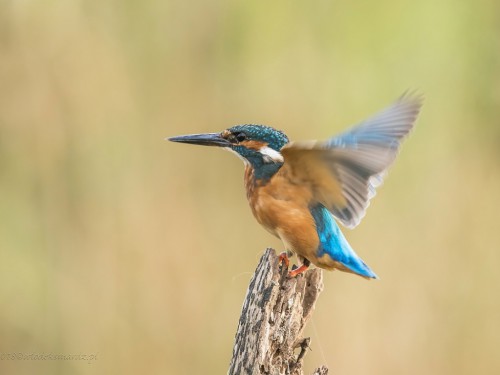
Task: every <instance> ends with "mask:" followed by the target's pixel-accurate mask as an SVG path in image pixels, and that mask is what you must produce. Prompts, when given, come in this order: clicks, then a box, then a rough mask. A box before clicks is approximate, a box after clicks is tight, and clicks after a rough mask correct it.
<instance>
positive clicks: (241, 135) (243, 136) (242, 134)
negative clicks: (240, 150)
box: [236, 133, 247, 142]
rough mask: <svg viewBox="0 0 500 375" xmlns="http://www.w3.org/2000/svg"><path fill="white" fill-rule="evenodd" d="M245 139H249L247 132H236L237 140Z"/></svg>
mask: <svg viewBox="0 0 500 375" xmlns="http://www.w3.org/2000/svg"><path fill="white" fill-rule="evenodd" d="M245 139H247V136H246V134H245V133H238V134H236V140H237V141H238V142H243V141H244V140H245Z"/></svg>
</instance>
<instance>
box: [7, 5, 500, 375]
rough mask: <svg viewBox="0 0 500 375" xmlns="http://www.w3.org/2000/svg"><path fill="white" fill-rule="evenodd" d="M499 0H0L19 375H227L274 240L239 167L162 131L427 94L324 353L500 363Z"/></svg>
mask: <svg viewBox="0 0 500 375" xmlns="http://www.w3.org/2000/svg"><path fill="white" fill-rule="evenodd" d="M499 33H500V3H498V2H493V1H486V0H484V1H479V2H472V1H459V2H457V1H446V0H443V1H437V2H436V1H430V0H423V1H408V0H403V1H394V0H392V1H391V0H381V1H377V2H368V1H362V2H347V1H344V2H339V1H326V0H319V1H312V2H311V1H294V2H291V1H284V0H276V1H272V2H269V1H259V0H257V1H246V2H240V1H189V2H186V1H176V2H173V1H151V0H146V1H142V2H133V1H116V0H115V1H113V0H111V1H105V2H103V1H95V0H85V1H78V0H74V1H34V0H26V1H14V0H10V1H9V0H4V1H1V2H0V224H1V225H0V353H12V352H23V353H28V354H29V353H42V354H43V353H45V354H49V353H54V354H79V353H84V354H94V353H96V354H97V361H95V362H93V363H91V364H87V363H86V362H82V361H8V360H3V361H0V372H1V373H2V374H4V373H5V374H33V373H37V374H89V373H98V374H122V375H127V374H137V373H147V374H222V373H225V372H226V370H227V366H228V362H229V358H230V355H231V349H232V342H233V337H234V333H235V330H236V326H237V320H238V317H239V312H240V308H241V303H242V301H243V297H244V294H245V291H246V286H247V284H248V281H249V277H250V275H251V274H252V273H253V270H254V268H255V266H256V263H257V260H258V259H259V256H260V254H261V252H262V250H263V249H264V248H265V247H266V246H274V247H276V248H277V249H282V247H281V244H280V243H279V242H278V241H277V240H276V239H274V238H271V237H270V235H268V234H267V232H265V231H264V230H262V229H261V228H260V227H259V226H258V224H257V223H256V222H255V221H254V219H253V218H252V216H251V213H250V210H249V209H248V207H247V203H246V201H245V194H244V190H243V186H242V174H243V172H242V170H243V168H242V165H241V162H240V161H239V160H238V159H237V158H234V157H232V156H230V155H228V154H227V153H224V152H220V151H219V150H214V149H206V148H196V147H190V146H184V145H176V144H170V143H166V142H165V141H163V138H164V137H166V136H172V135H177V134H184V133H198V132H206V131H219V130H222V129H224V128H226V127H229V126H231V125H233V124H236V123H248V122H254V123H264V124H268V125H272V126H275V127H278V128H280V129H283V130H285V131H286V132H287V133H288V134H289V136H290V137H291V138H293V139H321V138H326V137H329V136H331V135H333V134H335V133H337V132H339V131H341V130H343V129H344V128H345V127H346V126H348V125H350V124H353V123H356V122H357V121H359V120H361V119H363V118H365V117H367V116H369V115H371V114H372V113H373V112H375V111H377V110H379V109H381V108H383V107H384V106H386V105H387V104H389V103H390V102H391V101H392V100H394V99H395V98H396V97H398V96H399V95H400V94H401V93H402V92H403V91H405V90H406V89H408V88H416V89H419V90H420V91H421V92H423V93H424V94H425V96H426V103H425V105H424V109H423V112H422V115H421V117H420V119H419V121H418V127H417V129H416V131H415V132H414V134H413V136H412V137H411V138H410V140H409V141H408V142H407V143H406V144H405V145H404V147H403V152H402V154H401V155H400V158H399V160H398V162H397V163H396V165H395V166H394V167H393V168H392V170H391V173H390V175H389V178H388V179H387V180H386V183H385V185H384V186H383V187H382V188H381V189H379V193H378V196H377V197H376V199H374V200H373V202H372V205H371V207H370V209H369V211H368V215H367V217H366V218H365V219H364V221H363V222H362V224H361V225H360V226H359V227H358V228H357V229H356V230H354V231H352V232H351V231H348V232H347V234H346V235H347V236H348V238H349V240H350V241H351V243H352V245H353V247H354V248H355V249H356V250H357V251H358V253H359V254H360V255H361V256H362V257H363V258H364V259H365V260H366V261H367V263H368V264H370V266H371V267H372V268H373V269H374V270H375V271H376V272H377V273H378V274H379V275H380V276H381V278H382V280H381V281H380V282H366V281H365V280H362V279H361V278H356V277H354V276H352V275H348V274H341V273H338V272H334V273H328V274H327V275H326V285H325V286H326V288H325V292H324V293H323V295H322V297H321V299H320V302H319V305H318V306H317V310H316V313H315V316H314V321H313V324H312V325H311V327H310V331H309V332H308V334H310V335H311V336H312V348H313V351H312V352H311V353H310V354H309V355H308V357H307V358H306V362H307V366H308V368H309V369H311V368H312V366H313V365H315V364H321V363H325V364H327V365H328V366H329V367H330V368H331V371H332V372H333V373H335V374H363V373H371V374H402V373H404V374H422V373H425V374H464V375H465V374H471V373H478V374H479V373H480V374H498V373H500V357H499V356H498V354H497V352H498V348H499V347H500V319H499V317H500V298H499V296H500V290H499V289H500V288H499V285H500V275H499V272H498V265H499V264H500V254H499V243H500V231H499V227H498V226H499V219H500V217H499V214H498V209H499V208H500V207H499V202H500V200H499V198H498V197H497V194H498V193H499V192H500V168H499V167H500V162H499V160H500V153H499V149H500V123H499V118H498V115H499V112H498V108H499V107H500V45H499V44H498V37H499V35H500V34H499Z"/></svg>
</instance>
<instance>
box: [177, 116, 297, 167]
mask: <svg viewBox="0 0 500 375" xmlns="http://www.w3.org/2000/svg"><path fill="white" fill-rule="evenodd" d="M168 140H170V141H173V142H181V143H191V144H195V145H203V146H217V147H222V148H224V149H226V150H229V151H232V152H234V153H236V154H237V155H238V156H239V157H240V158H241V159H243V161H244V162H245V164H250V165H251V166H252V167H254V168H255V169H256V170H257V169H262V168H264V169H266V170H269V172H271V170H272V169H275V168H277V169H279V167H280V166H281V165H282V164H283V156H282V155H281V153H280V150H281V148H282V147H283V146H284V145H286V144H287V143H288V137H287V136H286V135H285V133H283V132H282V131H279V130H276V129H273V128H271V127H269V126H264V125H236V126H233V127H231V128H229V129H226V130H224V131H222V132H221V133H207V134H191V135H181V136H178V137H172V138H168ZM277 169H276V170H277Z"/></svg>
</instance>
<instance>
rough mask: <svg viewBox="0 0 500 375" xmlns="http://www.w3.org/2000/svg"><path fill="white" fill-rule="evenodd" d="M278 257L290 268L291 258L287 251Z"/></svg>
mask: <svg viewBox="0 0 500 375" xmlns="http://www.w3.org/2000/svg"><path fill="white" fill-rule="evenodd" d="M278 259H279V261H280V262H282V263H285V266H286V268H288V266H290V259H288V254H287V252H286V251H285V252H283V253H281V254H280V256H279V257H278Z"/></svg>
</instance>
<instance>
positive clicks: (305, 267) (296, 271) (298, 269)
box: [288, 264, 309, 277]
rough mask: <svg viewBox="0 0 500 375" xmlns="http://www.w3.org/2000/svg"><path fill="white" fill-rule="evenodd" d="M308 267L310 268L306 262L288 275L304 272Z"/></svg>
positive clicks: (293, 275) (292, 275)
mask: <svg viewBox="0 0 500 375" xmlns="http://www.w3.org/2000/svg"><path fill="white" fill-rule="evenodd" d="M308 268H309V265H307V266H306V265H305V264H303V265H301V266H300V267H299V268H296V269H294V270H292V271H290V272H288V277H295V276H297V275H299V274H301V273H302V272H304V271H306V270H307V269H308Z"/></svg>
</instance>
